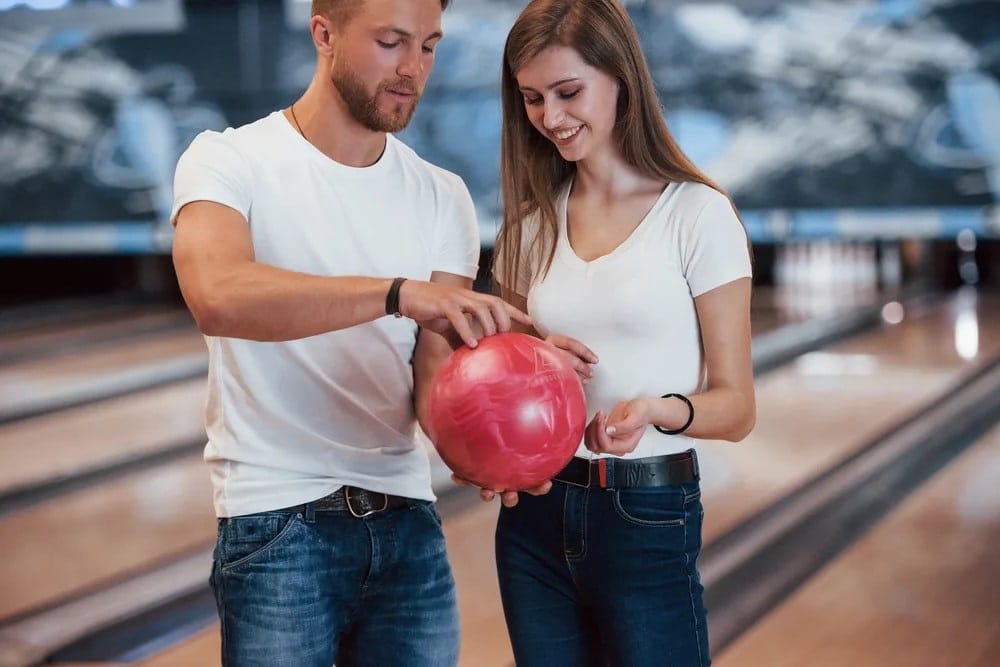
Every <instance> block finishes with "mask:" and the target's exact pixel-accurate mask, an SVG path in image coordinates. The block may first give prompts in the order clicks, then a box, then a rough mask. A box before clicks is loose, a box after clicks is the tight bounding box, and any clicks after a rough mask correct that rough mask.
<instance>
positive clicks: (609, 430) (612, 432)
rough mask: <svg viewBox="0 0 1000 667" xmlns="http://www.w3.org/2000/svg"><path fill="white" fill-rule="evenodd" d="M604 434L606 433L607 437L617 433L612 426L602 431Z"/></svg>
mask: <svg viewBox="0 0 1000 667" xmlns="http://www.w3.org/2000/svg"><path fill="white" fill-rule="evenodd" d="M604 432H605V433H607V434H608V435H614V434H615V433H617V432H618V429H617V428H615V427H614V426H609V427H607V428H606V429H604Z"/></svg>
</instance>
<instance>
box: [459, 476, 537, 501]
mask: <svg viewBox="0 0 1000 667" xmlns="http://www.w3.org/2000/svg"><path fill="white" fill-rule="evenodd" d="M451 481H453V482H455V484H458V485H459V486H471V487H476V485H475V484H473V483H472V482H470V481H468V480H466V479H462V478H461V477H459V476H458V475H454V474H453V475H452V476H451ZM551 490H552V482H551V481H549V482H543V483H542V484H539V485H538V486H536V487H534V488H532V489H524V493H530V494H531V495H533V496H544V495H545V494H546V493H548V492H549V491H551ZM517 494H518V492H517V491H502V490H499V489H483V488H480V489H479V498H480V499H481V500H482V501H483V502H486V503H488V502H490V501H491V500H493V498H495V497H496V496H497V495H499V496H500V502H501V503H503V506H504V507H513V506H514V505H516V504H517Z"/></svg>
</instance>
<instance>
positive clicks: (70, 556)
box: [0, 453, 215, 622]
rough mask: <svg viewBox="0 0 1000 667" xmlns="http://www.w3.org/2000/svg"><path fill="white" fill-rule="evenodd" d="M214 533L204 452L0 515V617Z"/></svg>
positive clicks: (149, 562) (144, 564)
mask: <svg viewBox="0 0 1000 667" xmlns="http://www.w3.org/2000/svg"><path fill="white" fill-rule="evenodd" d="M214 538H215V515H214V512H213V510H212V492H211V488H210V484H209V480H208V475H207V474H206V472H205V464H204V462H203V461H202V458H201V454H200V453H194V454H192V455H190V456H188V457H185V458H183V459H180V460H177V461H174V462H171V463H169V464H164V465H160V466H157V467H155V468H151V469H148V470H144V471H141V472H137V473H133V474H131V475H128V476H127V477H123V478H121V479H117V480H114V481H111V482H105V483H104V484H101V485H98V486H92V487H88V488H85V489H81V490H78V491H75V492H73V493H68V494H65V495H62V496H59V497H56V498H52V499H49V500H46V501H43V502H40V503H37V504H35V505H32V506H31V507H29V508H26V509H22V510H18V511H15V512H10V513H8V514H5V515H3V516H2V517H0V544H2V545H3V551H4V555H3V559H2V564H0V591H3V595H0V622H2V621H3V620H4V619H8V618H10V617H11V616H14V615H16V614H20V613H22V612H26V611H28V610H30V609H34V608H36V607H39V606H43V605H47V604H50V603H53V602H56V601H57V600H59V599H60V598H63V597H65V596H67V595H71V594H74V593H80V592H83V591H85V590H89V589H92V588H94V587H96V586H99V585H101V584H104V583H109V582H111V581H113V580H114V579H116V578H118V577H122V576H125V575H128V574H129V573H133V572H136V571H138V570H142V569H145V568H148V567H151V566H153V565H155V564H156V563H157V562H158V561H164V560H167V559H170V558H172V557H174V556H178V555H180V554H182V553H184V552H186V551H189V550H191V549H194V548H197V547H205V546H206V545H210V544H211V543H212V541H213V540H214ZM205 575H206V576H208V573H207V572H206V573H205Z"/></svg>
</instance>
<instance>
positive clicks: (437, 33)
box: [383, 26, 444, 42]
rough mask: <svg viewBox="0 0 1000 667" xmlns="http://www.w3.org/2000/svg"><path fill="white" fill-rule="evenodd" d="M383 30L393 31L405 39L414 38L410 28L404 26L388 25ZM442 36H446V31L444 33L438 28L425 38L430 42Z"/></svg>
mask: <svg viewBox="0 0 1000 667" xmlns="http://www.w3.org/2000/svg"><path fill="white" fill-rule="evenodd" d="M383 30H388V31H390V32H393V33H395V34H396V35H398V36H400V37H402V38H403V39H413V33H412V32H409V31H408V30H403V29H402V28H396V27H394V26H388V27H386V28H383ZM442 37H444V33H442V32H441V31H440V30H436V31H434V32H432V33H431V34H430V35H428V36H427V38H426V39H424V41H425V42H429V41H430V40H432V39H441V38H442Z"/></svg>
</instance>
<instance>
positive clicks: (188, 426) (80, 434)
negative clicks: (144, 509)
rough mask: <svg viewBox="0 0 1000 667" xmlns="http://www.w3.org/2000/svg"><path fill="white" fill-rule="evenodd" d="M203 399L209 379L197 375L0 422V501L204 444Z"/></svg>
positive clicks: (0, 507)
mask: <svg viewBox="0 0 1000 667" xmlns="http://www.w3.org/2000/svg"><path fill="white" fill-rule="evenodd" d="M204 404H205V380H204V378H197V379H194V380H187V381H185V382H178V383H175V384H171V385H167V386H164V387H158V388H155V389H150V390H146V391H141V392H136V393H133V394H131V395H129V396H123V397H119V398H115V399H108V400H105V401H100V402H98V403H93V404H90V405H84V406H80V407H76V408H71V409H67V410H60V411H57V412H53V413H49V414H45V415H41V416H38V417H34V418H31V419H23V420H19V421H15V422H12V423H9V424H0V499H2V498H4V497H5V496H8V495H9V494H13V493H16V492H19V491H20V492H28V491H30V490H31V489H33V488H38V487H39V486H47V485H52V484H55V483H58V482H60V481H70V480H73V479H74V477H77V476H79V475H81V474H86V473H88V472H90V471H94V470H97V469H100V468H102V467H108V466H113V465H115V464H120V463H124V462H128V461H135V460H138V459H140V458H142V457H143V456H148V455H152V454H157V453H159V452H162V451H164V450H165V449H167V448H170V447H177V446H178V445H186V444H189V443H199V442H202V443H203V442H204V440H205V428H204V426H203V413H204ZM0 509H2V506H0Z"/></svg>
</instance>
